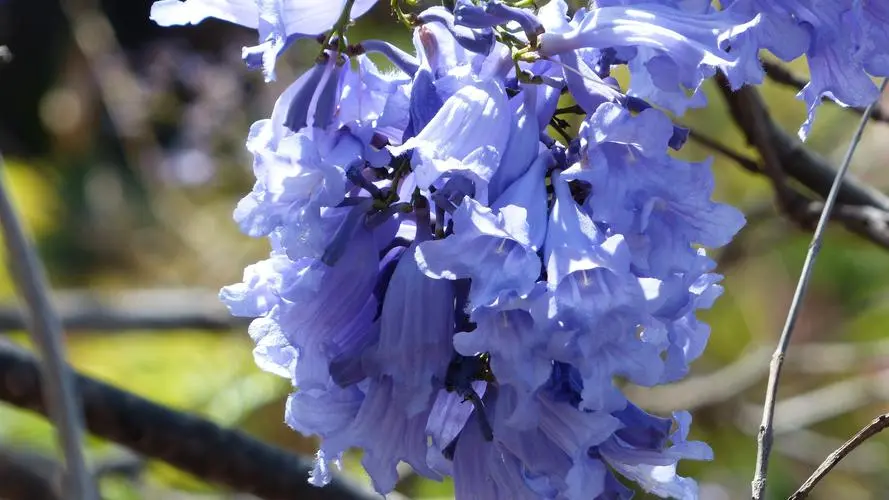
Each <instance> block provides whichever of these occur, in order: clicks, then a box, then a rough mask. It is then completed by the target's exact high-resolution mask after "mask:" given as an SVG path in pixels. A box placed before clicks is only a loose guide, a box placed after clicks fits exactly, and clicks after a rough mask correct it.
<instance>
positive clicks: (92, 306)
mask: <svg viewBox="0 0 889 500" xmlns="http://www.w3.org/2000/svg"><path fill="white" fill-rule="evenodd" d="M52 299H53V303H54V304H55V306H56V309H57V310H58V312H59V316H60V317H61V320H62V323H63V325H64V327H65V330H66V331H69V332H70V331H72V330H91V331H104V332H117V333H119V332H121V331H123V330H180V329H189V328H191V329H197V330H214V331H228V330H231V329H244V328H246V327H247V325H248V324H249V323H250V320H249V319H247V318H236V317H233V316H232V315H231V314H229V313H228V311H226V310H225V307H224V306H223V305H222V303H221V302H219V299H218V297H217V294H216V292H213V291H209V290H199V289H152V290H116V291H114V293H113V294H109V295H107V296H104V295H101V294H96V293H94V292H90V291H86V290H70V291H65V292H59V293H54V294H53V298H52ZM25 327H26V325H25V321H24V318H23V317H22V315H21V313H20V312H19V308H18V307H17V306H16V305H14V304H4V305H0V332H2V331H9V330H22V329H24V328H25Z"/></svg>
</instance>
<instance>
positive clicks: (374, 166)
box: [152, 0, 889, 500]
mask: <svg viewBox="0 0 889 500" xmlns="http://www.w3.org/2000/svg"><path fill="white" fill-rule="evenodd" d="M373 3H374V1H373V0H339V1H336V0H276V1H259V0H255V1H251V0H213V1H211V0H186V1H185V2H180V1H179V0H160V1H158V2H156V3H155V4H154V6H153V8H152V18H153V19H154V20H155V21H157V22H158V23H159V24H162V25H174V24H187V23H197V22H200V21H201V20H203V19H205V18H207V17H216V18H219V19H223V20H227V21H231V22H234V23H238V24H241V25H244V26H247V27H250V28H254V29H256V30H257V31H258V32H259V43H258V45H256V46H255V47H249V48H245V49H244V52H243V57H244V60H245V61H246V63H247V64H248V66H250V67H256V68H262V69H263V71H264V73H265V75H266V77H267V79H273V78H274V76H275V75H274V65H275V61H276V59H277V57H278V56H279V55H280V54H281V53H282V52H283V51H284V50H285V49H286V48H287V47H288V46H290V45H291V44H292V42H293V41H294V40H295V39H297V38H316V39H317V40H318V41H319V43H320V44H321V46H320V48H319V54H320V55H319V56H318V58H317V60H316V62H315V64H314V65H313V66H312V67H311V68H310V69H308V70H307V71H306V72H305V73H304V74H303V75H302V76H300V77H299V79H298V80H297V81H295V82H294V83H293V84H291V85H290V86H289V87H288V88H287V90H285V91H284V93H283V94H282V95H281V97H280V98H279V99H278V102H277V103H276V104H275V107H274V110H273V111H272V113H271V116H270V117H269V118H268V119H264V120H260V121H258V122H256V123H255V124H254V125H253V126H252V127H251V130H250V134H249V137H248V139H247V148H248V149H249V150H250V152H251V153H252V154H253V157H254V164H253V168H254V172H255V174H256V184H255V186H254V187H253V190H252V192H250V194H248V195H247V196H246V197H244V199H243V200H241V202H240V203H239V204H238V206H237V209H236V210H235V220H236V221H237V223H238V224H239V225H240V227H241V229H242V230H243V231H244V232H245V233H247V234H248V235H250V236H253V237H260V236H265V237H268V239H269V240H270V242H271V246H272V252H271V255H270V257H269V258H268V259H267V260H264V261H262V262H259V263H256V264H254V265H252V266H249V267H248V268H247V269H246V271H245V273H244V281H243V283H238V284H235V285H231V286H228V287H225V288H224V289H223V290H222V292H221V297H222V300H223V301H224V302H225V303H226V304H227V305H228V307H229V308H230V309H231V312H232V313H233V314H235V315H238V316H247V317H253V318H256V319H254V320H253V322H252V324H251V326H250V335H251V337H252V338H253V339H254V341H255V342H256V349H255V356H256V361H257V363H258V364H259V366H260V367H262V368H263V369H265V370H268V371H270V372H273V373H276V374H279V375H281V376H283V377H287V378H288V379H290V380H292V382H293V385H294V392H293V393H292V394H291V396H290V398H289V401H288V405H287V414H286V421H287V423H288V424H289V425H290V426H292V427H293V428H294V429H295V430H297V431H299V432H301V433H303V434H307V435H315V436H318V437H319V438H320V443H321V444H320V450H319V451H318V454H317V459H316V464H315V471H314V473H313V475H312V478H311V481H312V482H313V483H314V484H316V485H319V486H320V485H323V484H325V483H326V482H327V481H329V479H330V467H331V465H337V464H338V461H339V459H340V457H341V456H342V454H343V453H345V452H346V451H347V450H349V449H352V448H360V449H362V450H363V465H364V467H365V468H366V470H367V472H368V473H369V475H370V477H371V478H372V480H373V484H374V487H375V489H376V490H377V491H378V492H380V493H386V492H389V491H391V490H392V489H393V488H394V487H395V483H396V481H397V478H398V476H397V473H396V465H397V464H398V463H399V462H406V463H408V464H410V466H412V467H413V469H414V470H415V471H416V472H417V473H418V474H421V475H423V476H425V477H429V478H432V479H441V478H443V477H444V476H452V477H453V479H454V484H455V488H456V498H458V499H460V500H466V499H484V500H507V499H508V500H514V499H515V500H518V499H541V498H545V499H570V500H581V499H583V500H587V499H594V498H601V499H617V498H619V499H625V498H630V497H631V496H632V492H631V490H630V489H629V488H628V487H627V486H626V485H625V483H626V482H628V481H629V482H632V483H635V484H637V485H638V486H639V487H641V488H642V489H644V490H646V491H648V492H651V493H654V494H656V495H659V496H661V497H673V498H683V499H686V498H688V499H691V498H696V497H697V486H696V484H695V482H694V481H693V480H691V479H687V478H683V477H680V476H679V475H677V473H676V466H677V462H678V461H679V460H681V459H694V460H707V459H710V458H711V451H710V449H709V448H708V447H707V446H706V445H705V444H704V443H700V442H692V441H688V440H687V436H688V429H689V424H690V420H691V419H690V416H689V415H688V413H685V412H678V413H675V414H673V415H672V416H671V417H670V418H664V417H659V416H655V415H651V414H648V413H646V412H645V411H643V410H641V409H640V408H639V407H637V406H635V405H634V404H633V403H632V402H631V401H628V400H627V398H626V397H625V396H624V394H623V393H622V392H621V390H620V387H621V384H623V383H632V384H638V385H643V386H653V385H657V384H663V383H668V382H672V381H676V380H678V379H680V378H682V377H683V376H684V375H685V374H686V373H687V372H688V366H689V363H690V362H691V361H693V360H694V359H695V358H697V357H698V356H699V355H700V354H701V352H702V350H703V349H704V346H705V344H706V341H707V338H708V335H709V328H708V327H707V325H706V324H703V323H701V322H700V321H698V320H697V319H696V316H695V314H696V311H698V310H699V309H704V308H708V307H709V306H710V305H711V304H712V303H713V301H714V300H715V299H716V298H717V296H719V294H720V293H721V290H722V289H721V287H720V285H719V281H720V276H719V275H718V274H714V273H713V268H714V263H713V261H712V260H710V259H709V258H708V257H707V254H706V253H705V251H704V247H711V248H713V247H719V246H722V245H725V244H726V243H728V242H729V241H730V240H731V239H732V237H733V236H734V235H735V233H736V232H737V231H738V230H739V229H740V228H741V227H742V226H743V224H744V218H743V216H742V215H741V213H740V212H738V211H737V210H735V209H734V208H731V207H729V206H726V205H723V204H719V203H715V202H713V201H711V199H710V196H711V191H712V188H713V179H712V175H711V171H710V165H709V162H703V163H691V162H686V161H682V160H678V159H676V158H675V157H674V156H673V155H671V154H670V150H678V149H680V148H681V147H682V145H683V143H684V142H685V139H686V136H687V131H685V130H683V129H681V128H679V127H676V126H675V125H673V123H672V122H671V120H670V118H668V116H667V115H666V114H665V113H664V111H662V109H665V110H669V111H671V112H674V113H678V114H681V113H682V112H684V111H685V110H686V109H687V108H689V107H696V106H703V105H705V104H706V103H705V99H704V94H703V93H702V91H701V84H702V82H703V81H704V80H706V79H707V78H709V77H711V76H713V75H714V74H715V73H716V72H722V73H724V74H725V76H726V77H727V79H728V81H729V82H730V84H731V85H732V86H733V87H735V88H739V87H741V86H742V85H745V84H756V83H760V82H761V80H762V77H763V71H762V68H761V65H760V62H759V59H758V55H759V52H760V49H768V50H770V51H771V52H772V53H773V54H774V55H776V56H777V57H779V58H782V59H785V60H790V59H793V58H796V57H798V56H800V55H803V54H805V55H806V56H807V57H808V62H809V65H810V68H811V71H812V83H811V84H809V86H807V87H806V88H805V89H804V90H803V91H802V92H801V97H802V98H803V99H804V100H805V101H806V103H807V104H808V106H809V109H810V118H809V120H808V121H807V122H806V124H805V125H804V127H803V130H802V131H801V133H803V134H804V133H805V131H807V130H808V127H809V126H810V124H811V117H812V115H813V113H814V109H815V107H816V106H817V105H818V104H819V102H820V100H821V99H822V97H829V98H832V99H834V100H836V101H838V102H840V103H841V104H844V105H850V106H862V105H865V104H867V103H869V102H870V101H871V100H873V99H875V98H876V95H877V92H876V87H875V86H874V85H873V83H871V80H870V77H869V75H874V76H876V75H880V76H886V75H889V7H887V6H889V3H887V2H884V1H882V0H728V1H726V0H723V1H722V2H719V4H720V7H719V8H717V7H715V6H714V5H712V4H711V2H710V1H709V0H647V1H635V0H599V1H593V2H592V4H591V5H589V6H588V7H587V8H583V9H579V10H577V11H576V12H573V13H571V14H569V12H568V7H567V6H566V4H565V3H564V2H563V0H550V1H549V3H547V4H546V5H543V6H542V7H539V8H538V7H537V6H536V5H535V4H534V2H532V1H527V0H517V1H516V2H508V1H503V0H489V1H484V0H456V1H455V2H451V5H450V6H449V7H447V8H445V7H431V8H428V9H426V10H423V11H421V12H415V13H405V12H403V11H402V10H401V8H400V7H399V5H398V3H397V1H395V2H393V4H392V7H393V9H394V11H395V14H396V15H397V16H398V18H399V19H400V20H402V21H403V22H405V23H406V24H408V25H409V26H410V27H411V29H412V30H413V51H412V53H408V52H405V51H403V50H401V49H399V48H397V47H395V46H393V45H391V44H389V43H387V42H385V41H381V40H360V41H356V40H347V38H346V37H347V35H348V30H347V28H348V24H349V21H350V19H351V18H355V17H357V16H359V15H361V14H363V13H365V12H366V11H368V9H370V7H371V6H372V5H373ZM368 53H377V54H381V55H382V56H384V57H385V58H387V59H388V60H389V61H391V63H392V67H393V69H391V70H385V71H384V70H381V69H380V68H378V67H377V66H376V65H375V64H374V63H373V62H372V61H371V59H370V58H369V57H368V55H367V54H368ZM617 66H626V68H627V69H628V71H629V74H630V86H629V88H627V89H623V88H621V87H620V85H619V84H618V82H617V80H616V79H615V78H613V77H612V75H611V71H612V70H613V69H614V68H615V67H617ZM566 113H580V114H583V115H585V118H584V119H583V122H582V124H581V125H580V127H579V131H578V132H577V133H576V134H574V135H576V136H572V134H570V133H569V132H568V129H569V128H570V127H568V124H567V122H566V120H565V119H564V118H563V117H564V115H565V114H566Z"/></svg>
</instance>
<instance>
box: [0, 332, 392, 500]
mask: <svg viewBox="0 0 889 500" xmlns="http://www.w3.org/2000/svg"><path fill="white" fill-rule="evenodd" d="M74 377H75V387H76V389H77V391H78V392H79V393H80V395H81V396H82V398H83V407H84V411H85V414H86V427H87V430H89V432H91V433H92V434H94V435H96V436H99V437H102V438H105V439H108V440H110V441H114V442H116V443H119V444H122V445H124V446H127V447H129V448H131V449H132V450H134V451H136V452H137V453H139V454H141V455H144V456H147V457H152V458H156V459H159V460H163V461H165V462H167V463H169V464H170V465H172V466H174V467H177V468H179V469H181V470H183V471H186V472H189V473H191V474H194V475H195V476H197V477H199V478H201V479H204V480H206V481H208V482H212V483H217V484H220V485H223V486H228V487H229V488H232V489H234V490H237V491H243V492H246V493H252V494H254V495H256V496H259V497H262V498H266V499H269V500H371V499H378V498H379V495H375V494H373V493H371V492H369V491H367V490H365V489H363V488H361V487H359V486H357V485H354V484H353V483H352V482H350V481H347V480H345V479H343V478H335V479H334V481H333V482H332V483H331V484H329V485H328V486H326V487H324V488H316V487H314V486H311V485H309V484H308V483H307V482H306V479H307V477H308V473H309V471H310V470H311V469H312V462H311V460H309V459H307V458H303V457H300V456H297V455H294V454H291V453H288V452H285V451H283V450H281V449H278V448H275V447H273V446H270V445H268V444H265V443H263V442H261V441H258V440H256V439H253V438H251V437H249V436H247V435H245V434H243V433H241V432H238V431H235V430H230V429H224V428H221V427H219V426H218V425H216V424H214V423H212V422H209V421H207V420H204V419H202V418H200V417H197V416H194V415H189V414H186V413H180V412H177V411H175V410H172V409H169V408H166V407H164V406H161V405H158V404H155V403H152V402H151V401H148V400H146V399H143V398H141V397H139V396H137V395H135V394H132V393H129V392H126V391H123V390H121V389H118V388H115V387H113V386H111V385H108V384H106V383H104V382H100V381H98V380H95V379H92V378H90V377H86V376H84V375H81V374H78V373H76V372H75V374H74ZM43 390H44V385H43V381H42V380H41V375H40V372H39V369H38V365H37V361H36V360H35V358H34V357H33V356H32V355H31V354H30V353H28V352H27V351H25V350H23V349H21V348H19V347H16V346H14V345H12V344H10V343H9V342H4V341H0V400H3V401H6V402H8V403H11V404H13V405H15V406H18V407H21V408H26V409H28V410H31V411H34V412H37V413H40V414H41V415H44V416H45V415H47V408H46V405H45V403H44V401H43Z"/></svg>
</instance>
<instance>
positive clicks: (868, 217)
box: [689, 89, 889, 263]
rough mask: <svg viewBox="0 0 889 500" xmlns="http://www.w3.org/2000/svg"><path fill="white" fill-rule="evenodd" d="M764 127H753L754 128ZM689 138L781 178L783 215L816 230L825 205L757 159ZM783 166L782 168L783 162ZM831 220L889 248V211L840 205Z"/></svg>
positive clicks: (701, 137)
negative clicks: (764, 166) (774, 173)
mask: <svg viewBox="0 0 889 500" xmlns="http://www.w3.org/2000/svg"><path fill="white" fill-rule="evenodd" d="M750 90H752V89H750ZM732 99H734V97H732ZM742 123H743V122H742ZM760 123H761V122H760ZM761 126H762V125H761V124H760V125H751V127H761ZM689 137H691V139H692V140H694V141H695V142H698V143H700V144H702V145H703V146H705V147H707V148H709V149H712V150H713V151H716V152H718V153H720V154H722V155H724V156H726V157H728V158H730V159H731V160H732V161H734V162H735V163H737V164H738V165H739V166H741V167H742V168H743V169H744V170H747V171H748V172H752V173H755V174H760V175H769V176H770V177H771V178H772V179H779V180H780V182H782V183H781V184H778V183H775V182H773V184H775V185H776V189H780V191H781V193H782V195H781V197H780V199H779V202H780V203H781V205H782V212H783V213H784V215H786V216H787V217H788V218H789V219H790V220H792V221H793V222H794V223H796V224H797V225H798V226H800V227H802V228H804V229H806V230H811V229H812V228H814V226H815V224H816V222H817V220H818V216H819V215H820V213H821V209H822V207H823V206H824V205H823V203H821V202H819V201H817V200H814V199H812V198H811V197H810V196H807V195H805V194H803V193H802V192H800V191H799V190H798V189H796V188H795V187H793V186H791V185H789V184H783V178H780V177H775V176H774V175H773V174H772V175H770V174H768V173H767V172H766V171H765V170H764V169H762V168H760V167H759V164H758V163H757V162H756V161H755V160H753V159H752V158H749V157H747V156H745V155H742V154H740V153H738V152H736V151H733V150H732V149H731V148H729V147H727V146H725V145H723V144H721V143H720V142H719V141H716V140H714V139H711V138H709V137H707V136H706V135H704V134H702V133H700V132H697V131H695V130H693V129H690V131H689ZM757 140H759V139H757ZM765 147H766V148H768V149H769V150H773V148H772V147H771V146H770V145H769V144H768V143H766V145H765ZM780 165H781V166H782V167H783V163H781V164H780ZM779 186H780V187H779ZM841 189H842V188H841ZM831 220H836V221H838V222H840V223H842V224H843V226H844V227H845V228H846V229H847V230H849V231H851V232H852V233H854V234H857V235H858V236H861V237H863V238H865V239H868V240H870V241H871V242H873V243H876V244H877V245H880V246H882V247H884V248H887V249H889V212H887V211H886V210H884V209H882V208H877V207H873V206H860V205H838V206H837V207H836V209H835V210H834V211H833V213H832V214H831ZM720 263H722V262H720Z"/></svg>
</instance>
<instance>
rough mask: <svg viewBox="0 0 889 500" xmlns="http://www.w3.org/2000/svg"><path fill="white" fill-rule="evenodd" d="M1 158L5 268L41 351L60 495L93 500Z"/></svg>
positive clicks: (69, 397) (38, 270)
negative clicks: (58, 456) (59, 459)
mask: <svg viewBox="0 0 889 500" xmlns="http://www.w3.org/2000/svg"><path fill="white" fill-rule="evenodd" d="M4 170H5V167H4V165H3V161H2V158H0V226H2V232H3V238H4V239H5V240H6V248H7V250H8V257H9V268H10V271H11V274H12V276H13V278H14V280H15V282H16V286H17V288H18V291H19V295H20V296H21V297H22V298H23V299H24V301H25V304H26V305H27V310H28V319H29V328H28V329H29V330H30V333H31V338H32V339H33V340H34V343H35V344H36V345H37V346H38V348H39V349H40V354H41V357H42V358H43V363H42V364H41V368H42V369H43V373H44V378H45V379H46V381H47V383H46V386H47V390H46V392H45V393H44V397H45V398H46V405H47V406H48V408H49V410H50V411H49V413H50V415H51V416H52V420H53V422H54V423H55V425H56V429H57V434H58V438H59V445H60V446H61V447H62V450H63V451H64V453H65V482H64V485H63V488H64V491H65V493H66V494H67V495H70V498H73V499H76V500H93V499H96V498H97V495H98V492H97V490H96V485H95V483H94V482H93V479H92V476H91V475H90V474H89V471H88V470H87V467H86V462H85V460H84V457H83V450H82V438H83V413H82V411H81V408H80V402H79V401H78V399H77V395H76V393H75V392H74V384H73V378H72V375H71V368H70V367H69V366H68V363H67V361H65V347H64V344H63V342H62V323H61V321H59V318H58V316H57V315H56V313H55V310H54V309H53V307H52V304H51V303H50V301H49V297H48V289H49V287H48V286H47V283H46V277H45V275H44V271H43V266H42V265H41V263H40V259H39V257H38V256H37V252H36V251H35V250H34V248H33V247H32V246H31V245H30V244H29V243H28V240H27V238H26V237H25V233H24V231H23V230H22V226H21V223H20V222H19V219H18V217H17V216H16V213H15V209H14V208H13V207H12V202H11V201H10V199H9V196H8V194H7V191H6V187H5V186H4V184H3V175H5V172H4Z"/></svg>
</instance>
